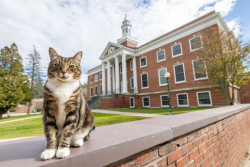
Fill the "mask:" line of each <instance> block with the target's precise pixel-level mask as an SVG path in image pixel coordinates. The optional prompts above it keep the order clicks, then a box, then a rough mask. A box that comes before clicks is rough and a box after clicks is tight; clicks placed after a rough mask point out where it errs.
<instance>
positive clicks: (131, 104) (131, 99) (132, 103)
mask: <svg viewBox="0 0 250 167" xmlns="http://www.w3.org/2000/svg"><path fill="white" fill-rule="evenodd" d="M130 106H134V99H133V98H130Z"/></svg>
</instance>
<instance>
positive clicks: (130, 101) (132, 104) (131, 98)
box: [129, 97, 135, 108]
mask: <svg viewBox="0 0 250 167" xmlns="http://www.w3.org/2000/svg"><path fill="white" fill-rule="evenodd" d="M129 105H130V108H135V98H134V97H130V98H129Z"/></svg>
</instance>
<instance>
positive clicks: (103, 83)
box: [102, 62, 105, 96]
mask: <svg viewBox="0 0 250 167" xmlns="http://www.w3.org/2000/svg"><path fill="white" fill-rule="evenodd" d="M102 95H103V96H104V95H105V65H104V62H102Z"/></svg>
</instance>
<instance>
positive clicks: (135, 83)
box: [133, 56, 138, 93]
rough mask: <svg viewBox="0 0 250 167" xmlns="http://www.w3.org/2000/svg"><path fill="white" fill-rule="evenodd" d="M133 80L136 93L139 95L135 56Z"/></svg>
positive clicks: (134, 58) (134, 59)
mask: <svg viewBox="0 0 250 167" xmlns="http://www.w3.org/2000/svg"><path fill="white" fill-rule="evenodd" d="M133 80H134V93H138V88H137V72H136V57H135V56H133Z"/></svg>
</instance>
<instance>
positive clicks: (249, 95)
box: [240, 79, 250, 104]
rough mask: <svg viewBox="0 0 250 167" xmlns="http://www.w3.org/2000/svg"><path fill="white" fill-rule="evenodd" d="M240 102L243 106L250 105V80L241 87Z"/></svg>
mask: <svg viewBox="0 0 250 167" xmlns="http://www.w3.org/2000/svg"><path fill="white" fill-rule="evenodd" d="M240 102H241V103H242V104H244V103H250V79H249V80H246V81H245V83H244V84H243V85H242V86H241V87H240Z"/></svg>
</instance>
